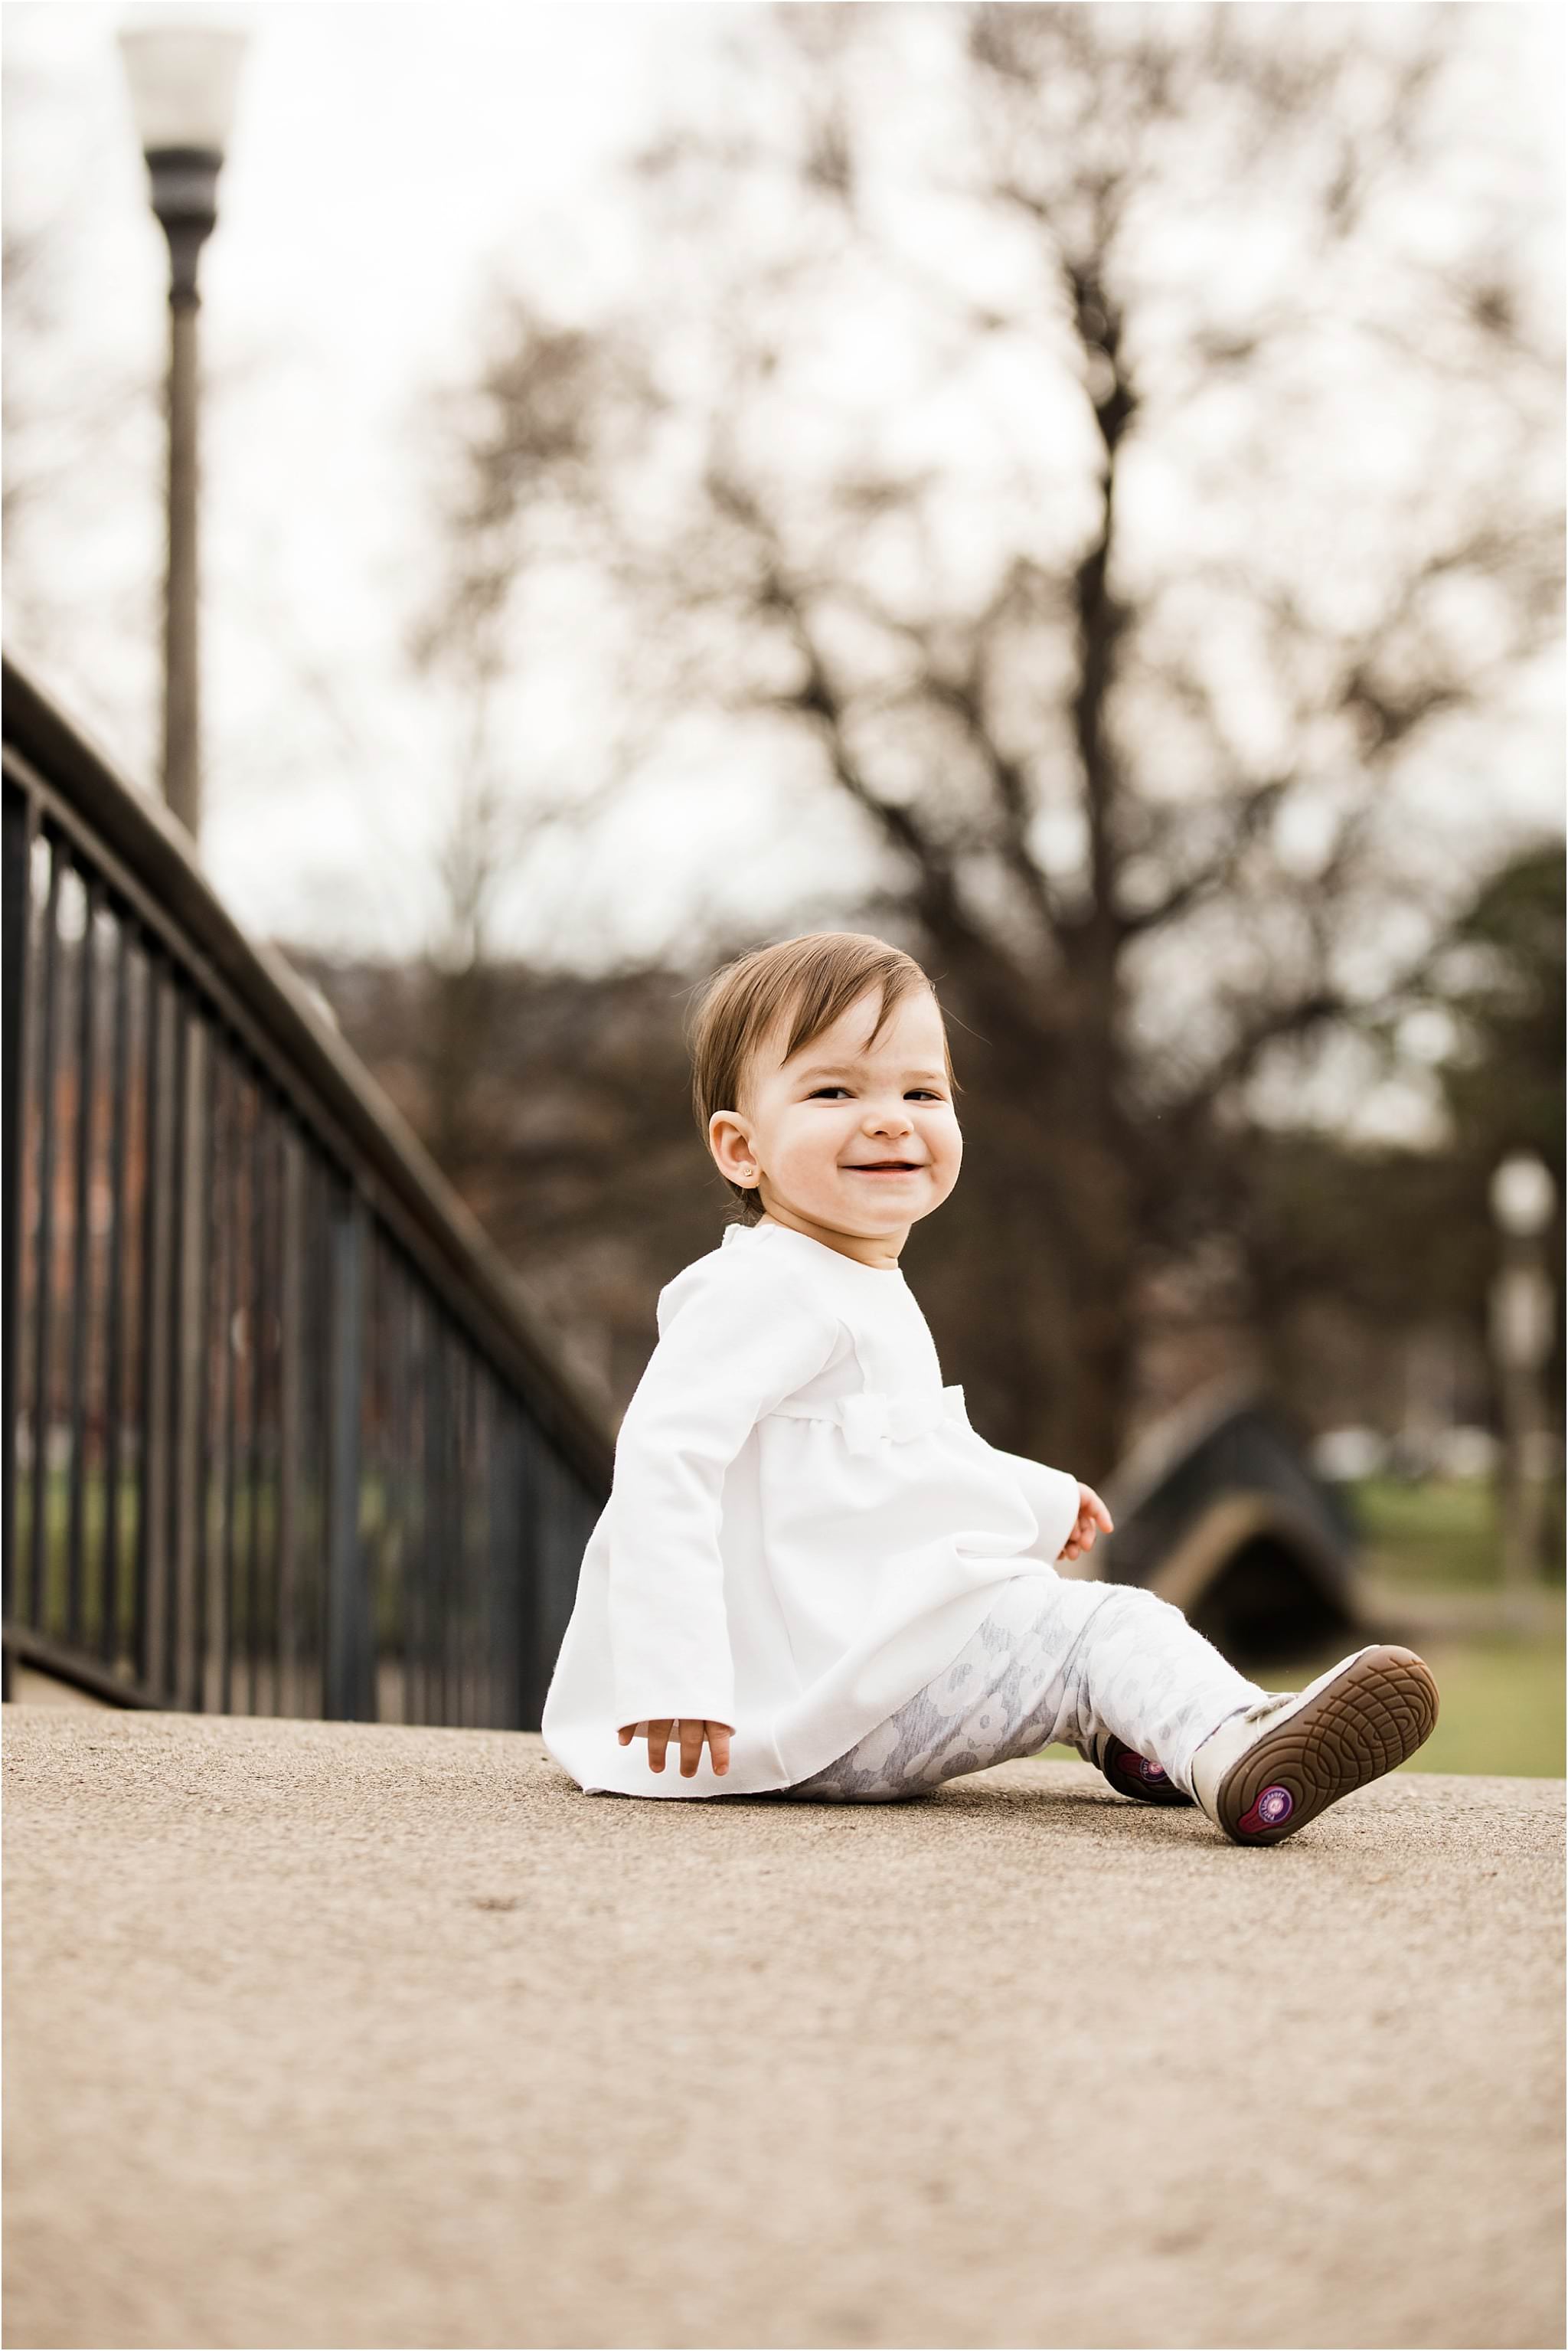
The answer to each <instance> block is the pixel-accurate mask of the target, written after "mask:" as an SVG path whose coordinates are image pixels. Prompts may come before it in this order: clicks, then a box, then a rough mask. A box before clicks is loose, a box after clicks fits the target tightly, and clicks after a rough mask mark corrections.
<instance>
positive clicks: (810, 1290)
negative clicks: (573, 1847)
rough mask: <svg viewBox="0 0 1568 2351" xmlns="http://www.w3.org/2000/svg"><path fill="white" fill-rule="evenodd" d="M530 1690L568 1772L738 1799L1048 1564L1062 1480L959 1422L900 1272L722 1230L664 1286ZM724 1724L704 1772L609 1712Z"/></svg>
mask: <svg viewBox="0 0 1568 2351" xmlns="http://www.w3.org/2000/svg"><path fill="white" fill-rule="evenodd" d="M658 1327H659V1342H658V1345H657V1346H656V1348H655V1349H654V1351H653V1356H652V1358H651V1359H650V1361H649V1364H648V1367H647V1370H646V1371H645V1372H644V1374H643V1379H642V1381H641V1383H640V1384H639V1386H638V1388H637V1392H636V1394H635V1395H633V1397H632V1401H631V1403H630V1405H628V1406H627V1409H626V1414H625V1417H624V1418H623V1420H622V1425H621V1430H620V1434H619V1436H618V1437H617V1440H616V1447H615V1475H614V1481H613V1488H612V1493H611V1497H610V1499H609V1501H608V1502H607V1504H606V1505H605V1508H604V1510H603V1512H602V1514H601V1517H600V1520H599V1523H598V1525H597V1526H596V1527H595V1529H594V1531H593V1534H592V1537H591V1540H590V1541H589V1545H588V1549H587V1551H586V1552H585V1553H584V1556H583V1562H582V1571H581V1575H580V1582H579V1585H578V1593H577V1602H576V1605H575V1608H574V1610H573V1612H572V1616H571V1621H570V1625H569V1626H568V1628H567V1633H566V1638H565V1640H564V1641H563V1643H562V1645H561V1650H560V1655H559V1658H558V1660H557V1663H556V1668H555V1673H554V1676H553V1678H552V1680H551V1683H550V1687H549V1696H548V1698H547V1699H546V1701H545V1709H544V1718H543V1729H544V1740H545V1745H546V1748H547V1749H548V1750H549V1753H550V1754H551V1755H552V1756H553V1757H554V1758H555V1760H556V1761H557V1762H558V1763H559V1764H561V1765H562V1766H563V1768H564V1769H565V1770H566V1771H570V1774H571V1775H572V1777H573V1779H575V1780H576V1781H577V1782H579V1784H580V1786H581V1787H583V1788H584V1789H588V1790H614V1791H620V1792H622V1793H624V1794H627V1795H636V1796H654V1797H657V1796H674V1797H686V1796H717V1795H744V1794H754V1793H758V1792H762V1791H765V1790H770V1789H779V1788H786V1787H790V1786H793V1785H795V1784H797V1783H798V1782H801V1781H803V1780H805V1779H807V1778H808V1777H809V1776H810V1774H811V1773H813V1772H815V1771H821V1769H822V1768H823V1767H824V1766H825V1765H827V1764H828V1763H830V1762H831V1761H834V1760H835V1759H836V1758H838V1757H840V1756H842V1755H844V1754H845V1753H846V1752H847V1751H848V1750H850V1749H852V1747H853V1746H854V1745H855V1743H856V1741H857V1740H860V1739H862V1737H863V1736H864V1735H865V1734H866V1733H867V1732H868V1731H870V1730H872V1729H874V1728H875V1727H876V1726H877V1725H878V1724H879V1723H882V1722H883V1721H884V1720H885V1719H887V1717H888V1716H890V1715H891V1714H892V1713H893V1712H894V1709H895V1708H898V1707H900V1706H902V1705H903V1704H904V1701H905V1700H906V1699H908V1698H912V1697H913V1696H914V1695H915V1692H916V1691H918V1690H920V1689H922V1688H923V1687H925V1685H926V1684H927V1683H928V1682H930V1681H931V1680H932V1679H933V1677H935V1676H936V1675H937V1674H938V1673H940V1672H941V1671H942V1669H943V1668H944V1667H946V1666H947V1665H949V1664H950V1663H951V1662H952V1661H953V1660H954V1659H955V1658H956V1656H957V1655H958V1653H959V1652H960V1651H961V1650H962V1649H963V1648H964V1646H965V1645H966V1643H967V1642H968V1640H969V1639H970V1636H971V1635H973V1634H974V1633H975V1632H976V1631H977V1628H978V1626H979V1625H981V1623H982V1622H983V1621H984V1619H985V1618H986V1616H987V1614H988V1612H989V1610H990V1609H991V1607H992V1605H993V1604H994V1603H996V1602H997V1601H998V1597H999V1595H1000V1593H1001V1590H1002V1588H1003V1587H1004V1586H1006V1585H1007V1584H1009V1583H1011V1582H1012V1581H1013V1580H1014V1579H1015V1578H1017V1577H1019V1576H1028V1575H1035V1576H1039V1577H1041V1578H1054V1570H1053V1568H1052V1566H1051V1562H1052V1561H1054V1560H1055V1558H1056V1557H1057V1554H1058V1553H1059V1552H1060V1551H1061V1547H1062V1544H1063V1543H1064V1542H1065V1541H1066V1540H1067V1537H1068V1534H1069V1532H1070V1531H1071V1528H1072V1525H1073V1523H1074V1521H1075V1520H1076V1517H1077V1512H1078V1485H1077V1481H1076V1479H1073V1478H1071V1477H1069V1476H1068V1475H1067V1474H1066V1473H1065V1472H1064V1471H1062V1470H1060V1469H1048V1468H1044V1467H1043V1466H1042V1465H1041V1464H1040V1463H1039V1462H1036V1461H1028V1460H1025V1459H1023V1458H1021V1457H1019V1456H1018V1455H1015V1454H1009V1453H1002V1452H999V1451H998V1450H997V1448H996V1447H993V1446H990V1445H988V1444H987V1443H986V1442H985V1440H984V1439H983V1438H982V1437H978V1436H977V1435H976V1434H975V1432H974V1431H973V1430H972V1429H971V1428H970V1426H969V1425H968V1422H967V1418H966V1416H965V1413H964V1403H963V1393H962V1390H961V1389H959V1388H956V1387H944V1385H943V1384H942V1373H941V1368H940V1365H939V1364H938V1362H937V1358H936V1347H935V1345H934V1344H933V1342H932V1338H931V1333H930V1332H929V1330H928V1329H927V1327H926V1323H925V1316H924V1315H923V1314H922V1313H921V1311H920V1309H919V1307H918V1306H917V1305H916V1304H915V1299H914V1297H913V1295H912V1294H911V1291H910V1290H909V1288H908V1285H907V1283H906V1282H905V1280H904V1276H903V1274H902V1273H900V1272H899V1271H897V1270H896V1269H890V1270H883V1269H879V1268H876V1267H873V1266H866V1265H862V1264H861V1263H860V1262H859V1261H858V1260H857V1259H853V1258H847V1257H843V1256H841V1254H840V1253H839V1252H838V1251H837V1250H836V1249H828V1248H827V1247H825V1246H824V1244H823V1243H821V1242H820V1241H814V1240H811V1239H809V1238H807V1236H806V1235H805V1234H803V1233H797V1232H794V1231H792V1230H790V1229H789V1228H787V1227H785V1226H780V1225H772V1224H760V1225H753V1226H742V1225H732V1226H730V1227H728V1228H727V1230H726V1232H725V1236H724V1241H723V1244H722V1246H721V1247H720V1248H718V1249H714V1250H712V1251H711V1252H710V1253H709V1254H708V1255H707V1256H706V1257H703V1258H699V1259H697V1260H696V1262H695V1264H694V1265H689V1266H688V1267H687V1268H686V1269H685V1272H684V1273H682V1274H679V1275H677V1277H676V1279H675V1280H674V1281H672V1282H671V1283H670V1284H669V1285H668V1287H667V1288H666V1289H665V1290H663V1291H662V1292H661V1294H660V1298H659V1305H658ZM664 1716H671V1717H674V1716H685V1717H700V1718H702V1719H706V1720H709V1721H715V1722H725V1723H729V1724H731V1725H733V1726H734V1729H735V1734H736V1735H735V1739H734V1742H733V1745H732V1749H731V1757H730V1768H729V1771H728V1772H727V1775H726V1776H725V1778H723V1779H722V1780H720V1779H718V1778H716V1776H715V1774H714V1772H713V1771H712V1768H711V1765H710V1762H709V1759H708V1755H707V1752H706V1749H705V1750H704V1753H703V1758H702V1761H701V1764H700V1766H699V1768H698V1771H697V1772H696V1774H695V1777H694V1778H692V1779H689V1780H688V1779H683V1778H682V1777H681V1775H680V1772H679V1771H678V1769H676V1768H674V1764H672V1765H670V1766H667V1767H666V1769H665V1771H664V1772H663V1773H659V1774H655V1773H653V1772H652V1771H649V1769H648V1754H647V1748H646V1745H645V1743H644V1742H643V1740H640V1739H639V1740H633V1741H632V1744H631V1745H630V1746H629V1747H622V1745H621V1744H620V1742H619V1740H618V1739H617V1736H616V1732H617V1729H618V1727H619V1726H620V1725H621V1724H622V1723H628V1722H636V1723H643V1722H646V1721H648V1720H650V1719H656V1718H659V1717H664Z"/></svg>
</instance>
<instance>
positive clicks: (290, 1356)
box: [277, 1123, 305, 1714]
mask: <svg viewBox="0 0 1568 2351" xmlns="http://www.w3.org/2000/svg"><path fill="white" fill-rule="evenodd" d="M278 1148H279V1150H280V1152H281V1154H282V1169H281V1179H280V1183H279V1186H278V1190H279V1200H278V1217H279V1234H278V1284H277V1324H278V1329H277V1660H278V1667H277V1669H278V1712H279V1713H280V1714H296V1713H300V1712H303V1711H304V1708H303V1707H302V1705H301V1702H300V1679H299V1637H300V1625H299V1601H298V1593H299V1574H298V1545H299V1511H298V1495H299V1466H300V1465H299V1443H300V1419H299V1343H300V1332H299V1306H300V1283H301V1280H302V1279H303V1274H304V1264H303V1259H304V1246H305V1242H304V1219H303V1216H302V1214H301V1203H300V1176H301V1173H302V1165H303V1158H302V1150H301V1147H300V1146H299V1144H298V1142H297V1139H296V1136H295V1134H294V1132H293V1130H292V1128H291V1127H290V1126H289V1125H288V1124H287V1123H285V1124H284V1126H283V1130H282V1134H281V1135H280V1139H279V1144H278Z"/></svg>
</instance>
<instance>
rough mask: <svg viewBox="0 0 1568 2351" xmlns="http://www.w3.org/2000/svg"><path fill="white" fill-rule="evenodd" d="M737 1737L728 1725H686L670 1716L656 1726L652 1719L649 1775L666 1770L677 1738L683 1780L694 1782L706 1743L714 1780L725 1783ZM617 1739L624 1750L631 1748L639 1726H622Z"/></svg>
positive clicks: (649, 1725)
mask: <svg viewBox="0 0 1568 2351" xmlns="http://www.w3.org/2000/svg"><path fill="white" fill-rule="evenodd" d="M734 1735H735V1733H734V1729H733V1727H732V1726H731V1725H730V1724H729V1723H727V1722H697V1721H687V1720H683V1719H678V1718H676V1717H673V1716H670V1715H666V1716H665V1717H664V1719H663V1720H662V1721H659V1722H655V1721H654V1720H653V1718H652V1717H651V1716H650V1718H649V1721H648V1769H649V1771H663V1770H664V1750H666V1748H667V1747H668V1746H669V1743H670V1740H671V1738H672V1736H674V1737H675V1738H677V1739H678V1740H679V1742H680V1750H681V1777H682V1779H683V1780H695V1778H696V1771H697V1765H698V1764H699V1763H700V1762H701V1761H702V1759H703V1741H704V1740H705V1739H706V1741H707V1747H708V1755H709V1758H710V1760H711V1761H712V1763H713V1768H714V1773H715V1776H716V1778H718V1779H720V1780H722V1779H723V1777H724V1775H725V1773H726V1772H727V1771H728V1769H729V1742H730V1740H731V1739H732V1738H733V1737H734ZM615 1736H616V1737H617V1739H619V1740H620V1741H621V1744H622V1747H630V1746H631V1744H632V1740H634V1739H635V1738H636V1736H637V1726H636V1724H635V1723H634V1722H623V1723H622V1726H621V1728H620V1729H619V1730H618V1731H617V1732H616V1734H615Z"/></svg>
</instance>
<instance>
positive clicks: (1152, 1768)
mask: <svg viewBox="0 0 1568 2351" xmlns="http://www.w3.org/2000/svg"><path fill="white" fill-rule="evenodd" d="M1165 1776H1166V1775H1165V1772H1164V1771H1162V1769H1161V1767H1160V1766H1159V1764H1157V1763H1151V1762H1150V1761H1148V1760H1147V1758H1146V1757H1145V1756H1143V1755H1140V1756H1139V1758H1138V1777H1139V1779H1140V1780H1163V1779H1164V1778H1165Z"/></svg>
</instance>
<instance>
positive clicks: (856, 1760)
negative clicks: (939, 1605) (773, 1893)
mask: <svg viewBox="0 0 1568 2351" xmlns="http://www.w3.org/2000/svg"><path fill="white" fill-rule="evenodd" d="M1262 1695H1263V1693H1262V1691H1261V1690H1260V1689H1259V1687H1258V1686H1257V1684H1256V1683H1255V1682H1249V1681H1248V1680H1247V1679H1246V1678H1245V1677H1243V1676H1242V1675H1240V1674H1239V1673H1238V1672H1237V1671H1236V1668H1235V1667H1234V1666H1230V1665H1228V1664H1227V1663H1226V1661H1225V1659H1224V1658H1223V1657H1222V1656H1220V1654H1219V1652H1218V1649H1217V1648H1215V1647H1214V1646H1213V1645H1212V1643H1210V1642H1208V1641H1206V1640H1205V1639H1204V1637H1203V1635H1202V1634H1201V1633H1195V1632H1194V1631H1193V1628H1192V1626H1191V1625H1189V1624H1188V1623H1187V1621H1186V1617H1185V1616H1184V1615H1183V1614H1181V1611H1180V1610H1179V1609H1176V1608H1173V1607H1171V1605H1170V1604H1169V1603H1168V1602H1166V1601H1164V1600H1156V1599H1155V1595H1154V1593H1152V1592H1142V1591H1139V1590H1138V1589H1136V1587H1135V1586H1134V1585H1131V1584H1125V1583H1079V1582H1078V1581H1077V1580H1076V1579H1074V1578H1071V1577H1067V1576H1059V1575H1054V1574H1051V1575H1038V1574H1036V1575H1019V1576H1015V1577H1013V1578H1012V1579H1011V1581H1010V1582H1009V1583H1007V1584H1005V1585H1004V1586H1003V1587H1002V1590H1001V1593H1000V1594H999V1596H998V1601H997V1604H996V1606H995V1607H994V1608H993V1609H992V1610H991V1612H990V1614H989V1615H988V1617H987V1618H986V1620H985V1622H984V1624H983V1625H981V1626H980V1628H979V1630H978V1632H977V1633H976V1634H975V1635H973V1637H972V1638H971V1639H970V1640H969V1642H968V1643H967V1646H965V1647H964V1648H963V1649H962V1650H960V1652H959V1654H958V1655H957V1656H956V1657H955V1658H954V1660H953V1663H952V1664H951V1665H950V1666H949V1667H947V1668H946V1671H945V1672H943V1673H941V1674H938V1676H937V1677H936V1680H935V1681H933V1682H928V1683H927V1684H926V1686H925V1688H924V1689H923V1690H919V1691H917V1692H916V1693H915V1697H914V1698H910V1699H908V1700H907V1701H906V1702H905V1704H904V1705H903V1706H901V1707H900V1708H899V1709H898V1711H897V1713H896V1714H893V1715H890V1716H889V1717H888V1719H887V1720H886V1721H885V1722H883V1723H879V1724H878V1726H877V1728H876V1729H874V1730H870V1731H868V1732H867V1733H866V1735H865V1737H864V1738H863V1739H862V1740H858V1741H857V1743H856V1744H855V1745H854V1746H853V1747H852V1748H851V1750H850V1751H849V1753H848V1754H847V1755H841V1756H840V1757H839V1758H838V1760H837V1761H836V1762H833V1763H830V1764H828V1765H827V1766H826V1768H825V1769H824V1770H822V1771H816V1772H813V1773H812V1775H811V1777H810V1779H809V1780H800V1781H798V1782H796V1784H795V1785H794V1786H793V1787H792V1788H786V1789H784V1790H781V1791H780V1792H781V1793H782V1794H784V1795H787V1796H802V1797H813V1798H816V1799H817V1800H818V1801H820V1802H827V1803H848V1804H885V1803H894V1802H897V1801H898V1800H899V1799H900V1798H902V1797H906V1796H918V1795H924V1794H926V1793H928V1792H929V1791H930V1790H931V1789H933V1788H936V1787H938V1786H940V1784H941V1782H943V1781H944V1780H953V1779H956V1778H957V1777H958V1776H959V1774H960V1773H962V1772H966V1771H986V1770H988V1768H989V1766H990V1765H991V1764H993V1763H1006V1762H1007V1761H1009V1760H1010V1758H1012V1757H1013V1756H1015V1755H1034V1754H1037V1753H1038V1752H1039V1750H1040V1748H1042V1747H1049V1746H1050V1745H1051V1743H1052V1741H1053V1740H1061V1741H1063V1742H1064V1743H1065V1744H1066V1745H1068V1746H1070V1747H1076V1748H1077V1749H1078V1750H1079V1751H1080V1752H1081V1753H1086V1752H1087V1750H1088V1749H1089V1746H1090V1742H1091V1741H1092V1740H1093V1739H1094V1738H1095V1737H1096V1736H1097V1735H1098V1734H1099V1733H1100V1732H1101V1731H1103V1730H1109V1731H1113V1733H1114V1734H1115V1736H1116V1737H1117V1738H1118V1739H1120V1740H1123V1741H1124V1743H1125V1744H1126V1745H1127V1746H1128V1747H1131V1748H1133V1749H1134V1750H1135V1751H1136V1752H1137V1753H1138V1754H1140V1755H1143V1756H1145V1757H1146V1758H1147V1760H1148V1761H1150V1762H1151V1763H1158V1764H1161V1765H1162V1766H1163V1767H1164V1769H1165V1771H1166V1773H1167V1775H1168V1776H1169V1778H1171V1779H1172V1780H1174V1781H1175V1782H1176V1785H1177V1787H1178V1788H1181V1789H1183V1790H1184V1791H1185V1792H1186V1793H1187V1794H1189V1795H1190V1794H1191V1792H1192V1778H1191V1765H1192V1757H1193V1751H1194V1750H1195V1749H1196V1748H1197V1747H1198V1746H1199V1745H1200V1744H1201V1742H1202V1741H1203V1740H1205V1739H1207V1736H1208V1734H1209V1732H1210V1731H1211V1730H1215V1729H1218V1726H1219V1724H1220V1723H1221V1722H1223V1721H1224V1720H1225V1719H1226V1717H1227V1716H1228V1715H1231V1714H1235V1713H1236V1712H1238V1710H1239V1708H1242V1707H1245V1706H1252V1705H1255V1704H1256V1702H1257V1701H1258V1699H1259V1698H1261V1697H1262Z"/></svg>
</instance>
